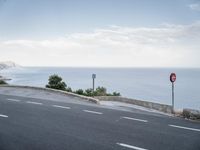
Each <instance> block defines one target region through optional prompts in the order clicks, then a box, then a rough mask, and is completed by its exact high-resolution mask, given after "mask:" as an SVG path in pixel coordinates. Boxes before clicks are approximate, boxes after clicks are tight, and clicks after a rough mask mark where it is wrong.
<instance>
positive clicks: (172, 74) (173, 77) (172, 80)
mask: <svg viewBox="0 0 200 150" xmlns="http://www.w3.org/2000/svg"><path fill="white" fill-rule="evenodd" d="M170 81H171V82H175V81H176V74H175V73H171V75H170Z"/></svg>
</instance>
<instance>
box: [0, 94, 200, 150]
mask: <svg viewBox="0 0 200 150" xmlns="http://www.w3.org/2000/svg"><path fill="white" fill-rule="evenodd" d="M69 99H70V98H69ZM131 149H133V150H200V123H198V122H194V121H188V120H184V119H181V118H175V117H170V116H166V115H161V114H155V113H150V112H145V111H141V110H136V109H135V110H134V109H133V110H132V111H122V110H117V109H110V108H104V107H102V106H99V105H96V104H91V103H89V104H88V102H81V103H80V102H78V100H77V103H76V100H74V101H73V102H71V101H66V102H61V101H52V100H51V101H48V100H43V99H37V98H30V97H29V98H28V97H20V96H11V95H3V94H0V150H131Z"/></svg>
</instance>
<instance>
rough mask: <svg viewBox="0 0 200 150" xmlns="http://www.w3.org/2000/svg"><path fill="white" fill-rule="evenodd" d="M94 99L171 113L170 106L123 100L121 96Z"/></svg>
mask: <svg viewBox="0 0 200 150" xmlns="http://www.w3.org/2000/svg"><path fill="white" fill-rule="evenodd" d="M95 98H97V99H99V100H100V101H117V102H123V103H128V104H133V105H138V106H142V107H146V108H150V109H154V110H158V111H160V112H164V113H169V114H171V113H172V106H170V105H165V104H159V103H154V102H148V101H142V100H136V99H130V98H125V97H121V96H97V97H95Z"/></svg>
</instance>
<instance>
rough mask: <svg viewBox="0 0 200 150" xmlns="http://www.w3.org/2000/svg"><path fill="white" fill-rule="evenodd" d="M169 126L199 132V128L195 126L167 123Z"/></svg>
mask: <svg viewBox="0 0 200 150" xmlns="http://www.w3.org/2000/svg"><path fill="white" fill-rule="evenodd" d="M169 126H170V127H174V128H180V129H186V130H192V131H197V132H200V129H195V128H189V127H183V126H177V125H173V124H169Z"/></svg>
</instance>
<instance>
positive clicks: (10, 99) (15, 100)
mask: <svg viewBox="0 0 200 150" xmlns="http://www.w3.org/2000/svg"><path fill="white" fill-rule="evenodd" d="M7 100H8V101H13V102H20V101H21V100H18V99H12V98H8V99H7Z"/></svg>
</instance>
